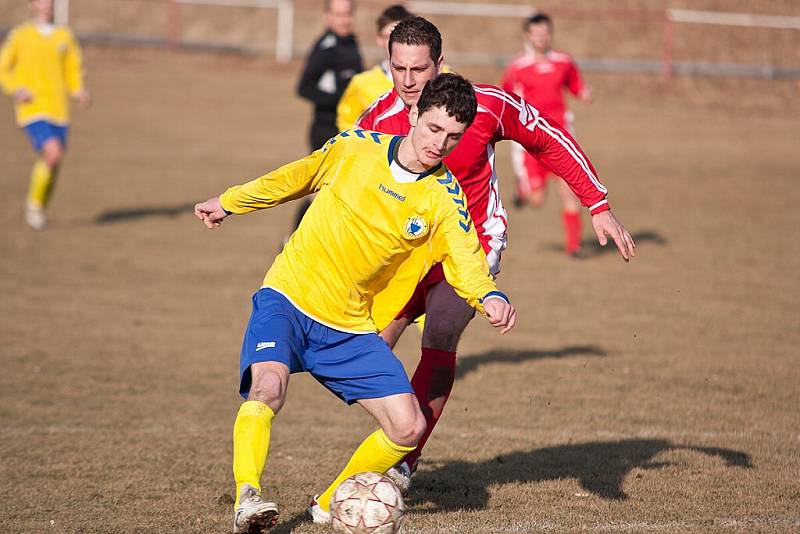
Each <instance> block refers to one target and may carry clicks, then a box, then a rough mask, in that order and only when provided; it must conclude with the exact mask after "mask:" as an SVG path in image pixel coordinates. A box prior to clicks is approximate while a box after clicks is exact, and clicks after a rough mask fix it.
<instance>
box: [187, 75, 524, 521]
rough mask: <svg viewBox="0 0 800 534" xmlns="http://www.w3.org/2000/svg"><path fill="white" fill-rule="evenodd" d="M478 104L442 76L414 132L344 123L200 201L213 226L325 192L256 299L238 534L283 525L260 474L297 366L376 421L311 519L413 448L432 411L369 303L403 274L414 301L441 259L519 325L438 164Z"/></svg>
mask: <svg viewBox="0 0 800 534" xmlns="http://www.w3.org/2000/svg"><path fill="white" fill-rule="evenodd" d="M476 110H477V101H476V98H475V93H474V91H473V89H472V85H471V84H470V83H469V82H468V81H466V80H465V79H464V78H461V77H460V76H457V75H455V74H445V75H442V76H439V77H438V78H436V79H434V80H432V81H430V82H428V84H427V85H426V87H425V89H424V90H423V92H422V95H421V96H420V99H419V102H418V104H417V106H415V108H414V109H413V110H412V111H411V114H410V121H411V123H412V125H413V127H412V128H411V130H410V132H409V134H408V136H407V137H401V136H391V135H384V134H379V133H376V132H370V131H366V130H348V131H345V132H343V133H341V134H339V135H338V136H337V137H334V138H333V139H331V140H330V141H328V143H327V144H326V145H325V146H324V147H323V148H322V149H320V150H318V151H316V152H314V153H313V154H311V155H310V156H307V157H306V158H304V159H301V160H299V161H295V162H293V163H289V164H288V165H285V166H283V167H281V168H280V169H278V170H276V171H273V172H271V173H269V174H267V175H265V176H262V177H261V178H258V179H256V180H254V181H252V182H249V183H246V184H244V185H240V186H235V187H232V188H230V189H228V190H227V191H226V192H225V193H223V194H222V195H221V196H219V197H215V198H212V199H209V200H208V201H206V202H203V203H201V204H198V205H196V206H195V214H196V215H197V217H198V218H200V219H202V220H203V221H204V223H205V224H206V226H208V227H209V228H214V227H216V226H219V225H220V223H221V222H222V221H223V219H224V218H225V217H226V216H228V215H230V214H232V213H236V214H242V213H247V212H250V211H253V210H256V209H260V208H268V207H272V206H275V205H277V204H280V203H282V202H285V201H288V200H291V199H295V198H299V197H301V196H303V195H307V194H310V193H312V192H315V191H319V194H318V195H317V199H316V200H315V201H314V203H313V204H312V205H311V208H309V210H308V213H307V214H306V216H305V218H304V219H303V222H302V223H301V224H300V227H299V228H298V229H297V231H296V232H295V233H294V234H293V235H292V237H291V239H290V240H289V242H288V243H287V244H286V246H285V247H284V249H283V251H282V252H281V254H279V255H278V257H277V258H276V259H275V262H274V263H273V265H272V267H271V268H270V269H269V271H268V272H267V274H266V277H265V278H264V283H263V285H262V287H261V289H260V290H259V291H258V292H257V293H256V294H255V295H254V297H253V312H252V315H251V317H250V321H249V323H248V326H247V329H246V331H245V335H244V342H243V344H242V351H241V358H240V378H241V380H240V386H239V391H240V393H241V394H242V396H244V397H245V398H246V399H247V400H246V402H244V403H243V404H242V405H241V407H240V409H239V413H238V415H237V417H236V422H235V424H234V429H233V451H234V453H233V454H234V459H233V472H234V478H235V479H236V504H235V515H234V529H233V530H234V532H235V533H243V532H248V533H253V532H263V531H264V530H266V529H268V528H269V527H270V526H272V525H274V524H275V523H276V522H277V514H278V510H277V506H276V505H275V504H274V503H272V502H268V501H266V500H264V499H262V498H261V474H262V471H263V468H264V462H265V461H266V458H267V453H268V451H269V439H270V429H271V426H272V419H273V417H274V416H275V414H276V413H277V412H278V411H279V410H280V409H281V407H282V406H283V403H284V400H285V398H286V390H287V386H288V382H289V376H290V374H291V373H295V372H303V371H305V372H309V373H311V374H312V375H313V376H314V378H316V379H317V380H318V381H319V382H320V383H321V384H323V385H324V386H325V387H326V388H327V389H328V390H330V391H331V392H332V393H333V394H334V395H336V396H338V397H339V398H340V399H342V400H343V401H345V402H347V403H349V404H352V403H358V404H360V405H361V406H362V407H363V408H364V409H365V410H366V411H367V412H368V413H370V414H371V415H372V416H373V417H374V418H375V420H376V421H377V423H378V425H379V426H380V428H379V429H378V430H377V431H375V432H374V433H373V434H371V435H370V436H368V437H367V438H366V439H365V440H364V441H363V442H362V443H361V445H360V446H359V447H358V449H357V450H356V451H355V453H354V454H353V456H352V457H351V458H350V460H349V462H348V463H347V465H346V466H345V467H344V469H343V470H342V472H341V473H340V474H339V476H338V477H337V478H336V479H335V480H334V482H333V483H332V484H331V485H330V486H329V487H328V488H327V489H326V490H325V491H323V492H322V493H321V494H319V495H318V496H316V497H315V498H314V500H312V503H311V506H310V507H309V510H308V511H309V513H310V515H311V518H312V519H313V520H314V521H315V522H328V521H330V514H329V506H330V500H331V496H332V495H333V492H334V490H335V489H336V487H337V486H338V485H339V483H341V482H342V481H343V480H344V479H345V478H347V477H349V476H351V475H353V474H355V473H359V472H363V471H374V472H378V473H383V472H385V471H386V470H387V469H388V468H389V467H391V466H392V465H394V464H395V463H396V462H397V461H398V460H399V459H400V458H402V457H403V456H404V455H405V454H407V453H408V452H409V451H412V450H413V449H414V447H415V446H416V444H417V441H418V440H419V437H420V436H421V435H422V433H423V432H424V431H425V418H424V417H423V415H422V412H421V411H420V408H419V404H418V403H417V400H416V398H415V396H414V394H413V390H412V388H411V384H410V383H409V381H408V377H407V376H406V373H405V371H404V369H403V366H402V365H401V363H400V361H399V360H398V359H397V358H396V357H395V355H394V354H393V353H392V351H391V349H390V348H389V347H388V345H387V344H386V343H385V342H383V341H382V340H381V339H380V338H379V337H378V335H377V333H376V329H375V323H374V322H373V320H372V317H371V315H370V304H371V301H372V298H373V297H374V295H375V294H376V293H378V292H379V291H380V290H381V289H382V288H384V287H385V286H386V285H387V283H388V281H389V280H390V279H391V278H393V277H394V276H395V274H396V273H397V272H398V271H399V270H400V269H402V270H403V271H404V273H405V276H404V279H406V278H408V279H409V283H408V284H407V288H406V289H407V294H408V295H409V296H410V295H411V294H412V293H413V291H414V288H415V285H416V283H417V282H418V281H419V280H421V279H422V277H423V276H424V275H425V273H426V272H427V270H428V267H429V265H430V264H431V263H433V262H436V261H441V262H443V265H444V271H445V274H446V276H447V278H448V280H449V281H450V283H451V284H452V285H453V286H454V287H455V289H456V291H457V292H458V293H459V295H461V296H462V297H463V298H464V299H466V301H467V302H469V303H470V305H471V306H473V307H474V308H475V309H477V310H478V311H479V312H482V313H484V314H485V315H486V317H487V318H488V320H489V322H490V323H491V324H492V325H494V326H496V327H498V328H500V332H501V333H505V332H507V331H508V330H510V329H511V328H512V327H513V326H514V324H515V321H516V316H515V312H514V308H513V307H512V306H511V304H509V302H508V299H507V298H506V297H505V295H503V294H502V293H501V292H499V291H498V290H497V288H496V286H495V283H494V281H493V279H492V276H491V275H490V274H489V270H488V265H487V263H486V258H485V255H484V254H483V251H482V249H481V246H480V243H479V241H478V236H477V234H476V233H475V229H474V226H473V224H472V220H471V219H470V216H469V213H468V212H467V209H466V206H465V199H464V195H463V193H462V191H461V189H460V187H459V185H458V182H457V181H456V180H455V178H453V176H452V175H451V174H450V172H449V171H448V170H447V168H446V167H445V166H444V165H443V164H442V158H443V157H444V156H445V155H447V154H449V153H450V152H451V151H452V150H453V148H455V146H456V144H457V143H458V141H459V140H460V139H461V136H462V135H463V133H464V130H465V129H466V128H467V126H468V125H469V124H470V123H471V122H472V120H473V119H474V117H475V113H476ZM418 248H423V249H426V250H428V251H429V254H428V255H427V256H424V257H423V258H422V259H421V260H420V255H417V254H411V251H412V250H414V249H418ZM411 271H414V272H416V273H417V276H416V277H410V276H408V273H409V272H411Z"/></svg>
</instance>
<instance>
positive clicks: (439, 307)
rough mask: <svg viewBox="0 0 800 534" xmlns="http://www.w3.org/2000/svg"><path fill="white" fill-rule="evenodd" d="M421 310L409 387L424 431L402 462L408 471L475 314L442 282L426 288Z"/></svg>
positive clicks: (447, 388) (446, 391) (444, 395)
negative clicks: (418, 346)
mask: <svg viewBox="0 0 800 534" xmlns="http://www.w3.org/2000/svg"><path fill="white" fill-rule="evenodd" d="M425 309H426V317H427V319H426V321H425V329H424V330H423V332H422V355H421V357H420V361H419V363H418V364H417V368H416V370H415V371H414V376H413V377H412V379H411V386H412V387H413V388H414V393H415V395H416V397H417V400H418V402H419V405H420V408H421V410H422V413H423V415H424V416H425V423H426V431H425V433H424V434H423V435H422V437H421V438H420V441H419V444H418V445H417V448H416V449H415V450H414V451H413V452H411V453H409V454H408V455H407V456H406V457H405V459H404V462H405V463H406V467H407V468H408V470H409V471H411V470H413V469H414V467H415V465H416V462H417V460H418V459H419V457H420V455H421V453H422V448H423V447H424V446H425V443H427V441H428V438H429V437H430V435H431V432H433V429H434V428H435V427H436V423H437V422H438V421H439V418H440V417H441V415H442V411H443V410H444V406H445V404H446V403H447V400H448V398H449V397H450V392H451V391H452V389H453V384H454V382H455V378H456V350H457V348H458V342H459V340H460V339H461V334H462V333H463V332H464V330H465V329H466V327H467V325H468V324H469V322H470V320H472V317H473V316H474V314H475V310H474V309H473V308H472V307H470V306H469V305H468V304H467V303H466V301H465V300H464V299H462V298H461V297H459V296H458V295H457V294H456V292H455V290H454V289H453V288H452V287H451V286H450V284H448V283H447V282H446V281H444V280H442V281H441V282H439V283H437V284H436V285H434V286H431V287H430V288H429V290H428V295H427V300H426V307H425Z"/></svg>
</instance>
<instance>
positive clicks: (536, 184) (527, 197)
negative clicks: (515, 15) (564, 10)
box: [503, 13, 592, 257]
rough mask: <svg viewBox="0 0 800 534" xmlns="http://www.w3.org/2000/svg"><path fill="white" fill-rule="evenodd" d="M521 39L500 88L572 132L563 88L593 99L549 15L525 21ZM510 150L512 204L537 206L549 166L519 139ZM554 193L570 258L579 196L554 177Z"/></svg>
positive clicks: (575, 245) (576, 237)
mask: <svg viewBox="0 0 800 534" xmlns="http://www.w3.org/2000/svg"><path fill="white" fill-rule="evenodd" d="M525 40H526V41H527V42H526V47H525V48H526V50H525V51H524V52H523V53H522V54H520V55H519V56H517V57H516V58H515V59H514V60H513V61H512V62H511V63H510V64H509V65H508V67H507V68H506V71H505V73H504V75H503V89H505V90H506V91H508V92H511V93H515V94H517V95H519V96H521V97H522V98H524V99H525V100H527V101H528V102H530V103H531V104H533V105H534V106H535V107H536V109H538V110H539V111H540V112H541V113H543V114H545V115H547V116H549V117H551V118H552V119H554V120H555V121H557V122H558V123H559V124H560V125H561V126H562V127H564V128H566V129H567V130H568V131H569V132H570V133H571V134H573V135H574V134H575V132H574V130H573V127H572V113H571V112H570V111H569V110H568V109H567V105H566V103H565V101H564V91H565V90H568V91H569V92H570V93H572V94H573V95H575V96H576V97H577V98H579V99H581V100H583V101H585V102H589V101H591V98H592V91H591V87H589V86H588V85H586V84H584V83H583V80H582V79H581V75H580V72H579V71H578V67H577V65H575V62H574V61H573V60H572V58H571V57H570V56H569V55H568V54H565V53H563V52H559V51H556V50H553V48H552V42H553V23H552V21H551V20H550V17H548V16H547V15H545V14H543V13H539V14H537V15H534V16H532V17H531V18H529V19H528V20H527V21H525ZM511 153H512V157H513V161H514V172H515V174H516V175H517V192H516V195H515V197H514V204H515V205H516V206H517V207H522V206H523V205H525V203H526V202H527V203H530V204H532V205H533V206H537V207H539V206H541V205H542V204H544V199H545V191H546V187H547V177H548V175H551V174H552V171H551V169H550V168H549V167H548V166H547V165H546V164H544V163H542V162H541V161H539V160H538V159H537V158H536V157H535V156H533V155H531V154H530V153H528V152H525V150H524V149H523V148H522V147H521V146H519V145H518V144H515V145H514V146H513V147H512V152H511ZM559 193H560V195H561V206H562V220H563V223H564V236H565V246H564V248H565V250H566V252H567V254H568V255H570V256H573V257H575V256H578V254H579V253H580V248H581V214H580V201H579V200H578V198H577V197H576V196H575V195H574V194H573V193H572V191H571V190H570V188H569V186H568V185H567V184H566V183H565V182H563V181H559Z"/></svg>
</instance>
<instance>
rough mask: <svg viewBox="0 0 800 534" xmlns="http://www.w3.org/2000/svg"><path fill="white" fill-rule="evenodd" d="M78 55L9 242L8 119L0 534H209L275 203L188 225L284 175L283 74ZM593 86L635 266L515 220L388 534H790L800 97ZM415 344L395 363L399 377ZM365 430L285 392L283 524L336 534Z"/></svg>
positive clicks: (22, 166)
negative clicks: (39, 224) (217, 223)
mask: <svg viewBox="0 0 800 534" xmlns="http://www.w3.org/2000/svg"><path fill="white" fill-rule="evenodd" d="M87 61H88V65H89V70H90V83H91V87H92V89H93V91H94V94H95V98H96V104H95V106H94V107H93V108H92V109H90V110H89V111H87V112H76V117H75V120H74V125H73V131H72V137H71V139H70V153H69V155H68V159H67V162H66V165H65V167H64V169H63V173H62V180H61V182H60V183H59V186H58V190H57V191H56V194H55V197H54V201H53V203H52V209H51V210H50V215H51V219H52V224H51V226H50V228H48V229H47V230H46V231H44V232H34V231H32V230H30V229H28V228H27V227H26V226H25V225H24V223H23V222H22V204H23V198H24V192H25V188H26V186H27V176H28V171H29V168H30V165H31V163H32V154H31V152H30V149H29V147H28V145H27V141H26V139H25V138H24V136H23V135H22V134H21V133H19V132H18V131H16V129H15V128H14V126H13V118H12V114H11V109H10V104H9V102H7V101H6V102H4V105H3V106H0V139H2V147H3V150H2V151H0V169H1V170H2V173H1V174H2V180H1V181H0V209H2V210H3V213H4V219H5V223H4V224H3V226H2V229H0V295H2V299H0V302H1V303H2V316H0V340H2V344H0V368H2V371H1V372H0V429H1V430H0V502H2V507H0V532H4V533H5V532H8V533H16V532H25V533H28V532H34V533H40V532H41V533H61V532H64V533H66V532H70V533H73V532H81V533H100V532H137V533H150V532H226V531H229V528H230V520H231V502H232V493H233V489H232V477H231V473H230V458H231V439H230V434H231V427H232V423H233V418H234V416H235V413H236V410H237V408H238V404H239V398H238V396H237V394H236V389H237V372H238V350H239V344H240V340H241V334H242V332H243V328H244V326H245V323H246V321H247V317H248V314H249V305H250V303H249V297H250V295H251V294H252V292H253V291H254V290H255V289H257V287H258V285H259V284H260V282H261V279H262V276H263V273H264V271H265V269H266V267H267V266H268V265H269V264H270V262H271V261H272V259H273V257H274V255H275V254H276V252H277V247H278V243H279V242H280V239H281V237H282V236H283V234H284V233H285V231H286V230H287V226H288V223H289V220H290V218H291V213H292V208H291V207H289V206H284V207H280V208H277V209H275V210H271V211H266V212H261V213H258V214H253V215H250V216H247V217H242V218H237V219H235V220H231V221H229V222H226V224H225V225H224V227H223V228H221V229H219V230H217V231H214V232H209V231H207V230H206V229H205V228H204V227H203V226H202V225H201V223H200V222H199V221H197V220H195V219H194V218H193V216H192V214H191V210H190V207H191V205H192V204H193V203H194V202H196V201H199V200H204V199H205V198H207V197H209V196H211V195H213V194H216V193H219V192H221V191H222V190H223V189H224V188H226V187H227V186H229V185H231V184H234V183H239V182H241V181H244V180H246V179H250V178H252V177H255V176H257V175H259V174H261V173H262V172H263V171H266V170H270V169H272V168H275V167H277V166H278V165H280V164H281V163H284V162H286V161H288V160H290V159H294V158H296V157H299V156H301V155H303V153H304V151H305V130H306V124H307V121H308V118H309V109H308V107H307V106H306V105H305V104H303V103H302V102H300V101H299V100H298V99H297V98H296V97H295V96H294V95H293V87H294V83H295V79H296V75H297V72H298V69H299V67H300V66H299V64H297V63H294V64H291V65H288V66H276V65H274V64H272V63H270V62H267V61H263V60H255V59H243V58H236V57H223V56H206V55H184V54H166V53H162V52H156V51H137V52H131V51H120V50H115V49H108V50H104V49H90V50H88V51H87ZM465 74H467V75H469V76H471V77H472V78H473V79H475V80H476V81H477V80H480V81H495V80H497V79H498V78H499V72H496V71H466V72H465ZM590 81H591V82H592V83H593V85H594V86H595V95H596V101H595V103H594V104H593V105H592V106H591V107H586V106H578V107H577V109H576V112H577V128H578V138H579V140H580V141H581V143H582V144H583V146H584V147H585V148H586V150H587V152H588V153H589V155H590V157H591V158H592V159H593V161H594V162H595V163H596V166H597V168H598V170H599V172H600V175H601V177H602V179H603V181H604V182H605V183H606V185H607V186H608V188H609V190H610V200H611V203H612V206H613V207H614V209H615V212H616V213H617V215H618V216H619V217H620V218H621V219H622V220H623V222H624V223H625V224H626V225H627V226H628V228H629V229H630V230H631V231H632V233H633V235H634V237H635V238H637V239H638V244H639V247H638V249H637V257H636V258H635V260H634V261H633V262H631V263H630V264H625V263H624V262H622V261H621V260H620V258H619V257H618V255H617V254H615V253H614V252H613V251H611V250H601V249H600V248H599V247H596V246H595V245H594V244H593V242H594V238H593V237H592V236H591V233H590V230H589V228H588V219H587V220H586V221H585V222H586V225H587V228H585V231H584V236H585V239H586V240H587V247H586V248H587V251H588V252H589V254H588V255H587V256H588V257H587V258H586V259H584V260H581V261H569V260H567V259H566V258H565V257H564V256H563V254H562V253H561V251H560V241H561V229H560V220H559V215H558V206H557V202H555V201H556V198H555V197H553V198H551V202H550V203H549V204H548V205H547V206H546V208H545V209H543V210H542V211H533V210H525V211H515V210H513V208H509V216H510V225H511V229H510V243H509V249H508V251H507V253H506V254H505V255H504V260H503V272H502V274H501V276H500V279H499V284H500V285H501V287H502V288H503V289H504V290H506V291H507V292H508V293H509V294H510V296H511V298H512V300H513V301H514V302H515V303H516V304H517V306H518V312H519V325H518V327H517V329H516V330H514V331H513V332H512V333H511V334H509V335H508V336H505V337H500V336H497V335H496V334H495V332H493V331H492V329H491V328H490V327H489V326H488V325H486V324H485V322H484V321H482V320H481V319H480V318H479V319H477V320H476V321H474V324H472V325H471V326H470V328H469V329H468V331H467V334H466V335H465V338H464V339H463V341H462V343H461V347H460V356H459V359H460V363H459V377H458V381H457V383H456V387H455V391H454V393H453V396H452V398H451V401H450V403H449V404H448V408H447V413H446V415H445V417H444V418H443V420H442V423H441V424H440V425H439V427H438V428H437V431H436V433H435V434H434V437H433V438H432V439H431V442H430V443H429V446H428V447H427V449H426V454H425V456H424V457H423V463H422V465H421V467H420V470H419V472H418V474H417V477H416V482H415V483H416V485H415V488H414V491H413V493H412V495H411V497H410V498H409V499H408V501H407V502H408V505H409V508H410V512H409V514H408V526H407V528H406V532H408V533H412V534H413V533H485V532H536V531H543V530H548V531H600V532H616V531H627V532H639V531H663V532H738V531H755V532H788V531H800V482H798V475H800V453H799V452H798V451H799V450H800V411H798V406H799V405H800V371H798V357H799V356H800V350H799V349H798V346H800V313H798V295H799V294H800V277H798V272H800V239H798V230H797V228H798V225H799V224H800V217H798V215H797V206H798V204H800V184H798V181H797V179H798V176H800V154H798V139H800V121H798V120H797V117H798V116H800V89H799V88H798V87H797V86H796V85H795V84H794V83H793V82H766V81H764V82H756V81H744V80H735V81H732V80H711V81H709V80H702V79H695V80H685V79H678V80H676V81H675V82H674V83H673V84H672V85H669V86H667V85H664V84H663V83H662V82H661V81H660V80H659V79H657V78H650V77H644V76H641V77H634V76H631V77H621V76H590ZM498 160H499V163H498V166H499V170H500V171H501V173H502V174H501V176H502V177H503V180H504V181H503V184H502V186H503V191H504V198H505V200H506V203H507V204H510V200H511V191H512V186H513V185H512V181H511V172H510V164H509V158H508V147H507V146H503V145H501V146H500V148H499V155H498ZM418 344H419V335H418V334H417V332H416V331H409V332H408V333H407V334H406V336H405V338H404V339H403V340H401V343H400V345H399V346H398V351H397V352H398V354H399V355H400V357H401V358H402V359H403V361H404V363H405V364H406V365H407V368H408V369H409V370H413V366H414V364H415V361H416V357H417V355H418ZM372 428H373V424H372V422H371V421H370V419H369V418H368V417H367V416H366V415H365V414H364V413H362V411H361V410H359V409H358V408H355V407H354V408H348V407H345V406H344V405H342V404H341V403H339V402H338V401H337V400H336V399H335V398H334V397H333V396H331V395H330V394H329V393H327V392H326V391H325V390H323V389H322V388H321V387H320V386H319V385H317V384H316V382H314V381H313V380H312V379H310V378H309V377H307V376H297V377H295V378H293V380H292V383H291V386H290V389H289V399H288V402H287V405H286V407H285V409H284V411H283V412H282V413H281V414H280V416H279V417H278V418H277V419H276V423H275V427H274V431H273V441H272V453H271V455H270V457H269V460H268V463H267V470H266V475H265V487H266V491H267V492H268V493H269V495H270V497H273V498H274V499H276V500H277V501H278V503H279V504H280V506H281V511H282V522H281V523H280V524H279V526H278V527H277V528H276V532H279V533H288V532H296V533H322V532H326V529H325V528H323V527H318V526H315V525H311V524H308V523H305V522H303V520H302V516H301V514H302V512H303V511H304V509H305V506H306V504H307V502H308V499H309V497H310V496H311V495H312V494H314V493H318V492H319V491H320V490H321V489H323V488H324V487H325V485H326V484H327V483H328V482H329V481H330V479H332V477H333V476H334V475H335V474H336V473H337V472H338V470H339V469H340V467H341V465H342V464H343V462H344V461H345V460H346V458H347V456H348V455H349V454H350V452H351V451H352V450H353V448H354V447H355V446H356V444H357V443H358V442H359V441H360V440H361V439H362V437H363V436H364V435H365V434H366V433H368V432H369V431H370V430H371V429H372Z"/></svg>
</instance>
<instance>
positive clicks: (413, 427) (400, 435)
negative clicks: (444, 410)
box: [384, 412, 427, 447]
mask: <svg viewBox="0 0 800 534" xmlns="http://www.w3.org/2000/svg"><path fill="white" fill-rule="evenodd" d="M426 429H427V424H426V423H425V416H424V415H422V412H418V413H417V414H416V415H415V417H413V418H409V419H408V420H406V421H402V422H399V423H397V424H393V425H392V427H391V428H385V429H384V432H385V433H386V435H387V436H388V437H389V439H391V440H392V441H393V442H394V443H396V444H397V445H401V446H403V447H415V446H416V445H417V443H419V440H420V439H422V436H423V435H424V434H425V430H426Z"/></svg>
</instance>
